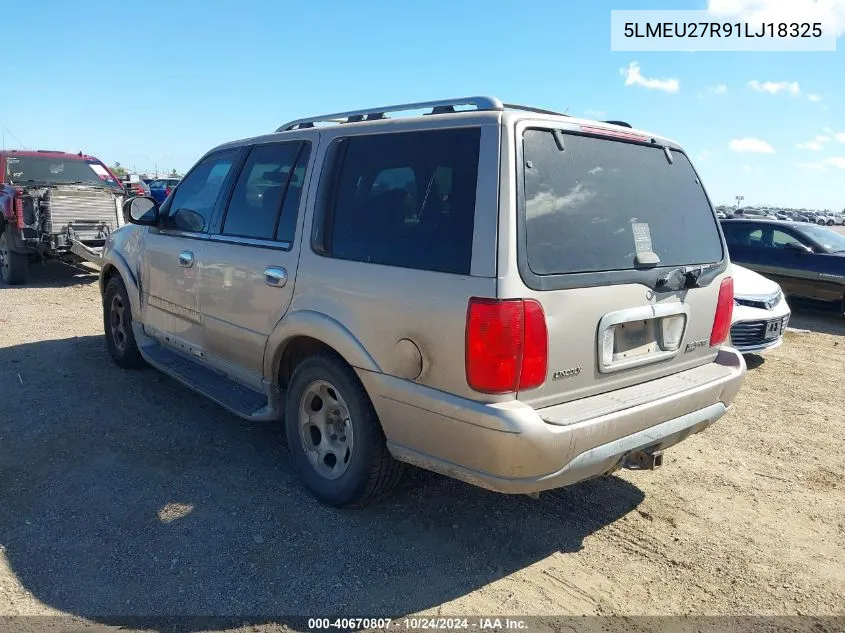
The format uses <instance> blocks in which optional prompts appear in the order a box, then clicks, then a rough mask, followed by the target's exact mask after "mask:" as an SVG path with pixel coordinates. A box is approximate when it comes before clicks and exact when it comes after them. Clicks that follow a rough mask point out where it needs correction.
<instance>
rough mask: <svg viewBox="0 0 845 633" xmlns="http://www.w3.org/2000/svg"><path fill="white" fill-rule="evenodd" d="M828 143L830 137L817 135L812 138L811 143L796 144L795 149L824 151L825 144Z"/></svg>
mask: <svg viewBox="0 0 845 633" xmlns="http://www.w3.org/2000/svg"><path fill="white" fill-rule="evenodd" d="M829 142H830V137H829V136H825V135H823V134H819V135H818V136H816V138H814V139H813V140H812V141H807V142H806V143H798V145H796V146H795V147H797V148H798V149H805V150H809V151H811V152H820V151H822V150H823V149H824V145H825V143H829Z"/></svg>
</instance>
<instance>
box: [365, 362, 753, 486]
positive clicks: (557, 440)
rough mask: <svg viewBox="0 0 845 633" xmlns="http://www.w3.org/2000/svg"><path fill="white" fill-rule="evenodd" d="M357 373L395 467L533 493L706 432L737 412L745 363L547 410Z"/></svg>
mask: <svg viewBox="0 0 845 633" xmlns="http://www.w3.org/2000/svg"><path fill="white" fill-rule="evenodd" d="M358 373H359V376H360V377H361V380H362V382H363V383H364V386H365V387H366V389H367V391H368V393H369V394H370V396H371V398H372V400H373V404H374V406H375V408H376V411H377V412H378V414H379V418H380V419H381V422H382V426H383V428H384V431H385V435H386V436H387V440H388V447H389V449H390V451H391V453H392V454H393V455H394V456H395V457H396V458H397V459H400V460H402V461H406V462H409V463H412V464H415V465H417V466H421V467H423V468H427V469H429V470H433V471H436V472H440V473H443V474H445V475H449V476H451V477H455V478H456V479H460V480H463V481H466V482H468V483H472V484H475V485H477V486H481V487H483V488H488V489H490V490H495V491H498V492H504V493H531V492H538V491H541V490H549V489H552V488H560V487H563V486H567V485H570V484H573V483H576V482H578V481H582V480H584V479H589V478H591V477H596V476H599V475H603V474H605V473H608V472H611V471H613V470H615V469H616V468H618V467H619V465H620V464H621V462H622V461H623V459H624V458H625V457H626V456H627V455H628V454H630V453H632V452H635V451H639V450H642V449H650V450H663V449H665V448H668V447H669V446H672V445H674V444H677V443H678V442H680V441H682V440H684V439H686V438H687V437H689V436H690V435H692V434H695V433H699V432H701V431H703V430H704V429H706V428H707V427H708V426H710V425H711V424H712V423H713V422H715V421H716V420H718V419H719V418H720V417H721V416H722V415H724V413H725V412H726V411H727V409H728V408H729V407H730V405H731V404H732V403H733V401H734V399H735V397H736V394H737V393H738V391H739V387H740V385H741V384H742V380H743V377H744V374H745V361H744V360H743V357H742V355H741V354H740V353H739V352H737V351H736V350H734V349H731V348H723V349H722V350H720V351H719V354H718V356H717V358H716V360H715V362H713V363H710V364H709V365H704V366H702V367H697V368H695V369H691V370H688V371H685V372H681V373H678V374H674V375H671V376H667V377H666V378H661V379H659V380H654V381H651V382H649V383H646V384H644V385H637V386H635V387H630V388H626V389H621V390H618V391H615V392H611V393H609V394H601V395H598V396H593V397H590V398H584V399H582V400H578V401H575V402H568V403H564V404H562V405H557V406H553V407H548V408H545V409H533V408H532V407H530V406H528V405H526V404H524V403H522V402H519V401H508V402H502V403H495V404H485V403H479V402H475V401H471V400H466V399H463V398H458V397H455V396H450V395H448V394H444V393H443V392H440V391H436V390H433V389H429V388H427V387H422V386H420V385H418V384H415V383H411V382H408V381H404V380H401V379H397V378H393V377H390V376H385V375H384V374H378V373H373V372H367V371H363V370H359V372H358Z"/></svg>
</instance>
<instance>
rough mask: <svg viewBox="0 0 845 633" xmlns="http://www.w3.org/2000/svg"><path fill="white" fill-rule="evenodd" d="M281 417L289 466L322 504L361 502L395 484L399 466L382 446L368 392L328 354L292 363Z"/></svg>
mask: <svg viewBox="0 0 845 633" xmlns="http://www.w3.org/2000/svg"><path fill="white" fill-rule="evenodd" d="M284 420H285V422H284V424H285V434H286V437H287V444H288V450H289V451H290V455H291V461H292V462H293V465H294V468H295V469H296V472H297V474H298V475H299V477H300V479H301V480H302V482H303V483H304V484H305V486H306V487H307V488H308V489H309V490H310V491H311V492H312V493H313V494H314V496H315V497H317V498H318V499H319V500H320V501H322V502H323V503H326V504H328V505H331V506H335V507H343V506H349V505H356V504H363V503H366V502H368V501H372V500H374V499H377V498H379V497H382V496H384V495H386V494H387V493H388V492H389V491H390V490H391V489H392V488H394V487H395V486H396V484H398V483H399V481H400V479H401V476H402V473H403V471H404V468H403V466H404V465H403V464H402V463H400V462H398V461H396V460H395V459H393V457H392V456H391V454H390V452H389V451H388V450H387V446H386V445H385V438H384V432H383V431H382V428H381V424H380V423H379V420H378V416H377V415H376V412H375V409H374V408H373V405H372V403H371V402H370V398H369V396H367V393H366V391H364V387H363V386H362V385H361V382H360V381H359V380H358V376H356V375H355V372H354V371H353V370H352V369H351V368H350V367H349V366H348V365H346V363H344V362H343V361H341V360H340V359H338V358H336V357H334V356H333V355H331V354H327V353H326V354H317V355H315V356H310V357H308V358H306V359H305V360H303V361H302V362H301V363H299V365H297V367H296V369H295V370H294V372H293V376H292V377H291V380H290V384H289V385H288V389H287V394H286V402H285V417H284ZM347 451H348V452H347Z"/></svg>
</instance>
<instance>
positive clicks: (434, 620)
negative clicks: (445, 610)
mask: <svg viewBox="0 0 845 633" xmlns="http://www.w3.org/2000/svg"><path fill="white" fill-rule="evenodd" d="M362 628H363V629H379V630H385V631H388V630H407V631H433V630H440V631H443V630H473V629H475V630H480V631H496V630H512V631H519V630H527V629H528V623H527V622H526V621H525V620H519V619H512V618H492V617H491V618H441V617H422V616H420V617H410V618H401V619H395V620H394V619H390V618H309V620H308V629H310V630H312V631H320V630H358V629H362Z"/></svg>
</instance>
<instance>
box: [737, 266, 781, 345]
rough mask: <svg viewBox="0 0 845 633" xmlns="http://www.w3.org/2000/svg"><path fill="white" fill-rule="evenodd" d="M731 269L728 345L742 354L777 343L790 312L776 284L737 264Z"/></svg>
mask: <svg viewBox="0 0 845 633" xmlns="http://www.w3.org/2000/svg"><path fill="white" fill-rule="evenodd" d="M732 270H733V278H734V310H733V317H732V318H731V345H732V346H733V347H735V348H736V349H738V350H739V351H740V352H742V353H743V354H747V353H760V352H763V351H765V350H770V349H774V348H775V347H779V346H780V344H781V343H782V342H783V333H784V331H785V330H786V325H787V323H788V322H789V317H790V314H791V311H790V309H789V304H787V303H786V298H785V297H784V295H783V291H782V290H781V288H780V286H779V285H777V283H775V282H774V281H772V280H771V279H766V278H765V277H763V276H762V275H759V274H757V273H755V272H754V271H753V270H750V269H748V268H745V267H743V266H740V265H739V264H736V263H734V264H732Z"/></svg>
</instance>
